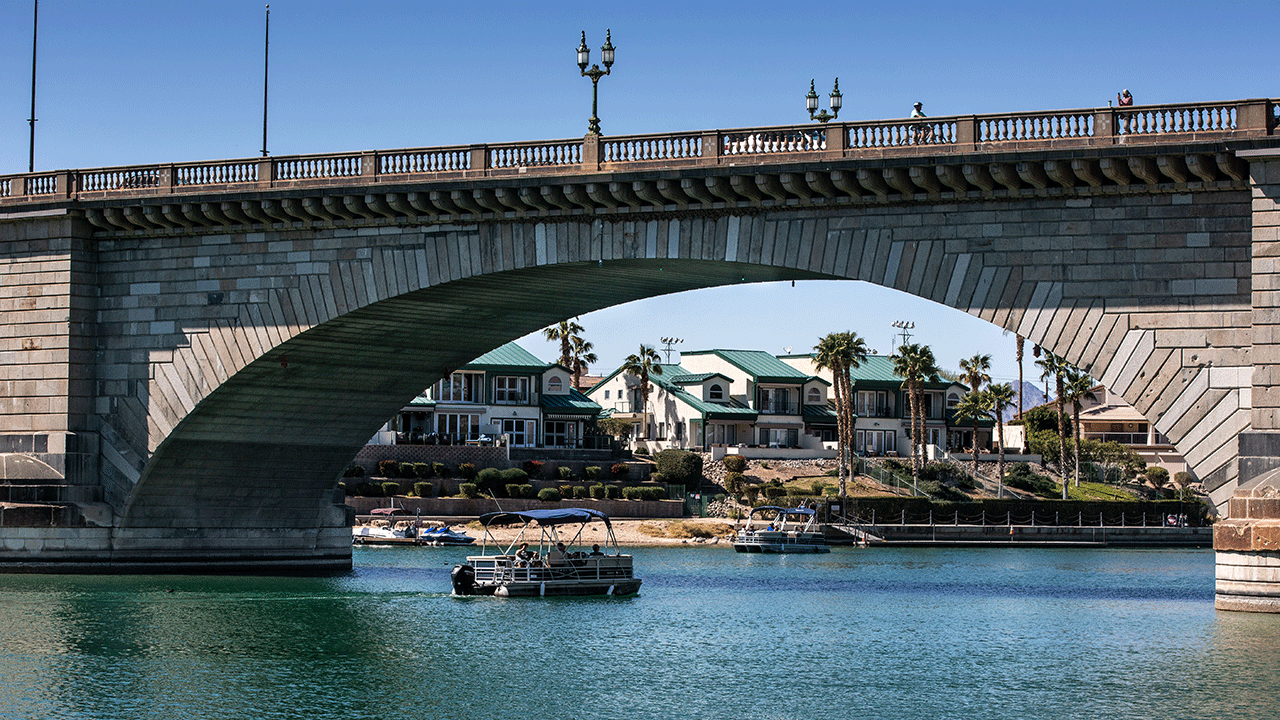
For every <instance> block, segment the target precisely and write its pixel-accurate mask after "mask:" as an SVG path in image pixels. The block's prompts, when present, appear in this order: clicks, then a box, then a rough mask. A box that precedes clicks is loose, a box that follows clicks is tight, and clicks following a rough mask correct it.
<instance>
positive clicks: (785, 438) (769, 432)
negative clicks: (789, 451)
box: [760, 428, 800, 448]
mask: <svg viewBox="0 0 1280 720" xmlns="http://www.w3.org/2000/svg"><path fill="white" fill-rule="evenodd" d="M760 444H761V445H764V446H766V447H788V448H789V447H799V446H800V431H799V430H798V429H796V428H760Z"/></svg>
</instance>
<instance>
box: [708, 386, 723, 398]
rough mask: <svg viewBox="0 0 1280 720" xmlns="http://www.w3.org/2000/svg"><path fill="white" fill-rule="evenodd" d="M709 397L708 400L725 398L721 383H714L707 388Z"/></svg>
mask: <svg viewBox="0 0 1280 720" xmlns="http://www.w3.org/2000/svg"><path fill="white" fill-rule="evenodd" d="M707 399H708V400H723V399H724V388H722V387H720V385H719V384H713V385H712V386H711V387H709V388H707Z"/></svg>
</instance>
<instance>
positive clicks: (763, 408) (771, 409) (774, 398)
mask: <svg viewBox="0 0 1280 720" xmlns="http://www.w3.org/2000/svg"><path fill="white" fill-rule="evenodd" d="M756 410H757V411H758V412H761V413H765V414H768V415H797V414H799V411H798V408H796V406H795V405H794V404H793V403H792V401H791V389H790V388H760V391H759V403H758V404H757V405H756Z"/></svg>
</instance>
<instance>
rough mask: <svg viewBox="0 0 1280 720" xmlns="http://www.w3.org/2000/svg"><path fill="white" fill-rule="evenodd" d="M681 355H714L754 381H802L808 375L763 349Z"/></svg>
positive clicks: (700, 351)
mask: <svg viewBox="0 0 1280 720" xmlns="http://www.w3.org/2000/svg"><path fill="white" fill-rule="evenodd" d="M681 355H715V356H716V357H719V358H721V359H722V360H724V361H725V362H727V363H729V364H730V365H733V366H734V367H736V368H738V369H739V370H741V371H743V372H745V373H747V374H748V375H750V376H751V378H752V380H753V381H754V382H787V383H789V382H794V383H803V382H805V381H807V380H808V379H809V376H808V375H805V374H804V373H802V372H800V371H799V370H797V369H795V368H793V367H791V366H790V365H788V364H786V363H784V362H782V361H781V360H779V359H778V358H776V357H774V356H773V355H770V354H769V353H767V352H765V351H763V350H696V351H693V352H685V353H681Z"/></svg>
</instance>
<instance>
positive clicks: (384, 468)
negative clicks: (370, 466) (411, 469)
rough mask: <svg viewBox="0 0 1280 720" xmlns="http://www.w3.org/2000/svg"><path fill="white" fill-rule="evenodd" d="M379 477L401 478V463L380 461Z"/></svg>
mask: <svg viewBox="0 0 1280 720" xmlns="http://www.w3.org/2000/svg"><path fill="white" fill-rule="evenodd" d="M378 475H379V476H380V477H400V461H399V460H379V461H378Z"/></svg>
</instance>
